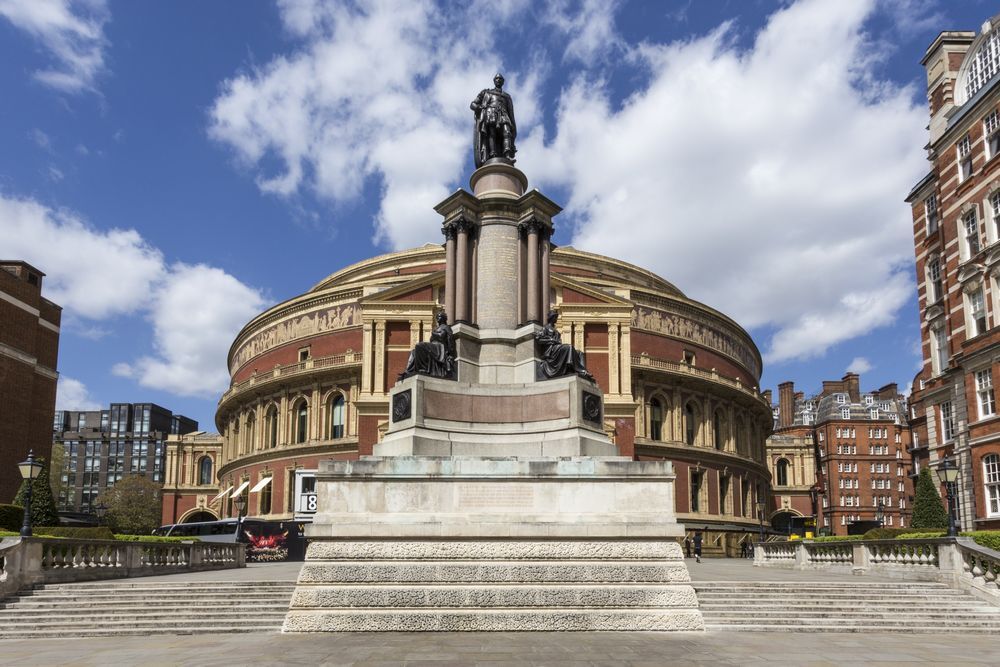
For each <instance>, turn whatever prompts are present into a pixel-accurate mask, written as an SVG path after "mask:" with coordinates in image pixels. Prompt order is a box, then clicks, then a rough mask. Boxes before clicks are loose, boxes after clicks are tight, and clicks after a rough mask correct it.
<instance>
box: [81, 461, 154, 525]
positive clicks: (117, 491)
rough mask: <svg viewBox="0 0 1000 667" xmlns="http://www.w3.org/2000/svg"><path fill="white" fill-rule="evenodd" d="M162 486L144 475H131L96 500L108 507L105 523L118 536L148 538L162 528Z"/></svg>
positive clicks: (97, 502)
mask: <svg viewBox="0 0 1000 667" xmlns="http://www.w3.org/2000/svg"><path fill="white" fill-rule="evenodd" d="M162 488H163V487H162V486H160V485H159V484H157V483H156V482H154V481H153V480H151V479H149V478H148V477H146V476H145V475H129V476H128V477H123V478H122V479H120V480H118V482H116V483H115V485H114V486H112V487H111V488H110V489H107V490H106V491H104V492H103V493H102V494H101V495H99V496H98V497H97V501H96V504H98V505H99V504H101V503H104V505H105V506H106V507H107V508H108V509H107V512H106V513H105V515H104V522H105V523H106V524H107V525H108V526H109V527H110V528H111V530H113V531H114V532H116V533H123V534H126V535H148V534H149V533H151V532H152V531H153V529H154V528H156V527H158V526H159V525H160V517H161V516H162V514H163V512H162V509H161V503H160V494H161V492H162Z"/></svg>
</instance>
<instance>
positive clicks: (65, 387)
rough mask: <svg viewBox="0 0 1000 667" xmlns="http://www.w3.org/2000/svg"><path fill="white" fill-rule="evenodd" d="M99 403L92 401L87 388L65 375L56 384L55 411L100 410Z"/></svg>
mask: <svg viewBox="0 0 1000 667" xmlns="http://www.w3.org/2000/svg"><path fill="white" fill-rule="evenodd" d="M100 409H101V403H100V402H98V401H96V400H94V398H93V397H92V396H91V395H90V392H89V391H88V390H87V386H86V385H85V384H83V383H82V382H80V381H79V380H74V379H73V378H71V377H67V376H65V375H61V376H59V380H58V382H57V383H56V410H100Z"/></svg>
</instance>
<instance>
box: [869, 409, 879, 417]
mask: <svg viewBox="0 0 1000 667" xmlns="http://www.w3.org/2000/svg"><path fill="white" fill-rule="evenodd" d="M868 417H869V418H870V419H878V408H872V409H871V410H869V411H868Z"/></svg>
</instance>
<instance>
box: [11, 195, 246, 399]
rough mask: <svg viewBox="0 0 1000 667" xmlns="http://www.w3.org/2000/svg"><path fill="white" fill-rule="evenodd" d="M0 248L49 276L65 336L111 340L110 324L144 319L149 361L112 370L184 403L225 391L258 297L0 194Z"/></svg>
mask: <svg viewBox="0 0 1000 667" xmlns="http://www.w3.org/2000/svg"><path fill="white" fill-rule="evenodd" d="M0 248H3V249H4V253H5V255H7V256H9V257H16V258H23V259H25V260H26V261H28V262H30V263H31V264H33V265H35V266H37V267H38V268H39V269H41V270H42V271H44V272H45V273H46V274H47V275H46V278H45V294H46V296H47V297H48V298H49V299H51V300H52V301H54V302H56V303H58V304H59V305H61V306H63V307H64V308H65V309H66V310H65V314H64V318H65V321H66V324H67V331H68V332H71V333H73V334H75V335H79V336H81V337H83V338H88V339H92V340H96V339H99V338H102V337H104V336H107V335H109V333H110V331H111V330H113V328H114V324H115V323H116V322H117V321H118V320H116V319H115V318H117V317H121V316H130V315H131V316H138V317H143V318H146V319H147V320H148V321H149V322H150V323H151V326H152V336H151V340H152V346H153V350H152V354H149V355H145V356H142V357H140V358H139V359H137V360H135V362H134V363H128V362H125V361H122V362H119V363H118V364H116V365H115V366H114V368H113V369H112V372H113V373H114V374H116V375H122V376H127V377H131V378H134V379H136V380H137V381H138V382H139V383H140V384H142V385H143V386H146V387H151V388H155V389H162V390H165V391H169V392H172V393H174V394H178V395H182V396H212V395H215V394H217V393H218V392H219V391H221V390H222V389H224V388H225V386H226V384H227V383H228V371H227V368H226V353H227V351H228V349H229V345H230V343H231V342H232V339H233V337H234V336H235V335H236V333H237V331H239V329H240V327H241V326H242V325H243V324H245V323H246V321H247V320H249V319H250V318H251V317H252V316H253V315H255V314H256V313H258V312H259V311H260V310H261V309H262V308H263V307H264V305H265V302H264V297H263V295H262V294H261V292H259V291H258V290H256V289H254V288H252V287H249V286H247V285H245V284H243V283H241V282H240V281H239V280H238V279H236V278H235V277H233V276H232V275H230V274H228V273H226V272H225V271H223V270H221V269H218V268H215V267H211V266H206V265H203V264H199V265H188V264H184V263H181V262H177V263H173V264H169V265H168V264H167V262H166V261H165V260H164V257H163V254H162V253H161V252H160V251H159V250H158V249H157V248H154V247H153V246H151V245H150V244H148V243H147V242H146V241H145V240H144V239H143V238H142V236H140V234H139V233H138V232H137V231H135V230H132V229H129V230H123V229H111V230H98V229H96V228H94V227H92V226H90V225H88V224H86V223H85V222H84V221H82V220H81V219H80V218H79V217H78V216H76V215H75V214H73V213H72V212H69V211H57V210H54V209H52V208H50V207H47V206H45V205H44V204H41V203H39V202H37V201H34V200H31V199H17V198H9V197H5V196H2V195H0ZM81 257H86V258H87V261H86V264H85V265H81V264H80V258H81ZM74 382H75V381H74ZM63 384H64V382H62V381H61V382H60V387H62V385H63ZM65 384H66V389H65V392H66V395H67V396H72V397H74V398H81V396H83V395H82V394H81V393H80V390H81V388H82V387H83V385H82V384H80V383H77V384H75V385H74V384H73V383H72V382H68V383H65ZM61 391H62V390H61Z"/></svg>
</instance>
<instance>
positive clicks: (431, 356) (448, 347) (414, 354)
mask: <svg viewBox="0 0 1000 667" xmlns="http://www.w3.org/2000/svg"><path fill="white" fill-rule="evenodd" d="M437 324H438V325H437V327H435V328H434V331H433V332H431V339H430V341H428V342H426V343H417V344H416V345H415V346H414V347H413V350H412V351H411V352H410V358H409V359H408V360H407V361H406V370H404V371H403V372H402V373H400V374H399V379H400V380H405V379H406V378H408V377H410V376H411V375H429V376H431V377H436V378H444V379H446V380H454V379H455V371H456V370H457V368H456V364H455V357H456V356H457V355H456V351H455V335H454V334H453V333H452V332H451V327H450V326H448V315H447V314H445V312H444V311H443V310H442V311H440V312H439V313H438V314H437Z"/></svg>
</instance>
